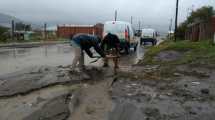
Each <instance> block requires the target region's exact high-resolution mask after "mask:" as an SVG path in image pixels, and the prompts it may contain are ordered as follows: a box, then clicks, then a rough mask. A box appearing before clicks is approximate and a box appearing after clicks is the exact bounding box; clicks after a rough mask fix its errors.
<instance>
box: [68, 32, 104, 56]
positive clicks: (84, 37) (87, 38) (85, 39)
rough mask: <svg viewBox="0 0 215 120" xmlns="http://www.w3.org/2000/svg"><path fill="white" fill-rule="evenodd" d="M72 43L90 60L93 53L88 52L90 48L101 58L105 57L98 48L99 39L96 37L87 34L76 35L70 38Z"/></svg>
mask: <svg viewBox="0 0 215 120" xmlns="http://www.w3.org/2000/svg"><path fill="white" fill-rule="evenodd" d="M72 41H74V42H75V43H76V44H77V45H78V46H79V47H80V48H81V49H82V50H84V51H85V52H86V53H87V55H88V56H89V57H91V58H93V53H92V52H91V51H90V48H92V47H93V48H94V49H95V50H96V52H97V53H98V54H99V55H100V56H101V57H105V53H104V52H103V50H102V49H101V47H100V46H99V43H100V39H99V38H98V37H97V36H93V35H89V34H77V35H75V36H74V37H73V38H72Z"/></svg>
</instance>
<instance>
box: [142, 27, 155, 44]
mask: <svg viewBox="0 0 215 120" xmlns="http://www.w3.org/2000/svg"><path fill="white" fill-rule="evenodd" d="M156 38H157V32H156V31H155V30H154V29H142V31H141V38H140V44H141V45H142V43H144V45H145V43H146V42H151V43H152V45H156V44H157V39H156Z"/></svg>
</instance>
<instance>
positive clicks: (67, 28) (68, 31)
mask: <svg viewBox="0 0 215 120" xmlns="http://www.w3.org/2000/svg"><path fill="white" fill-rule="evenodd" d="M103 27H104V25H103V24H100V23H99V24H96V25H59V26H58V27H57V36H58V37H62V38H69V37H70V36H74V35H75V34H78V33H86V34H92V35H97V36H99V37H102V34H103Z"/></svg>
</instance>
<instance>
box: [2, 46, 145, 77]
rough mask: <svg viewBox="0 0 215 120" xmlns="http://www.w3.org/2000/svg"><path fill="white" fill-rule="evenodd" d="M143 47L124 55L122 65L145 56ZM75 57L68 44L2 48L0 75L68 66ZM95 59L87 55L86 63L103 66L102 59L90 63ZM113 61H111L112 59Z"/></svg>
mask: <svg viewBox="0 0 215 120" xmlns="http://www.w3.org/2000/svg"><path fill="white" fill-rule="evenodd" d="M143 54H144V49H143V47H138V49H137V52H136V53H134V52H132V53H131V54H130V55H128V56H122V57H121V60H120V65H122V66H125V65H131V64H134V63H136V62H137V61H138V60H139V59H141V58H142V57H143ZM73 58H74V52H73V48H72V47H71V46H69V45H68V44H57V45H48V46H41V47H33V48H0V75H3V74H7V73H12V72H16V71H19V70H22V69H24V68H28V67H34V66H43V65H48V66H60V65H63V66H67V65H71V63H72V60H73ZM93 60H94V59H91V58H89V57H88V56H87V55H86V56H85V64H86V65H94V66H102V60H100V61H98V62H96V63H94V64H90V62H91V61H93ZM110 62H111V61H110Z"/></svg>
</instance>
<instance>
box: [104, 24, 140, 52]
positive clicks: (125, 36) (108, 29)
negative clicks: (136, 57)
mask: <svg viewBox="0 0 215 120" xmlns="http://www.w3.org/2000/svg"><path fill="white" fill-rule="evenodd" d="M108 33H112V34H115V35H117V36H118V38H119V39H120V48H121V50H122V51H123V50H124V51H125V53H126V54H129V52H130V48H134V51H136V50H137V45H138V41H137V39H135V36H134V30H133V28H132V26H131V24H130V23H128V22H124V21H108V22H105V24H104V33H103V37H104V36H105V35H107V34H108Z"/></svg>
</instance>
